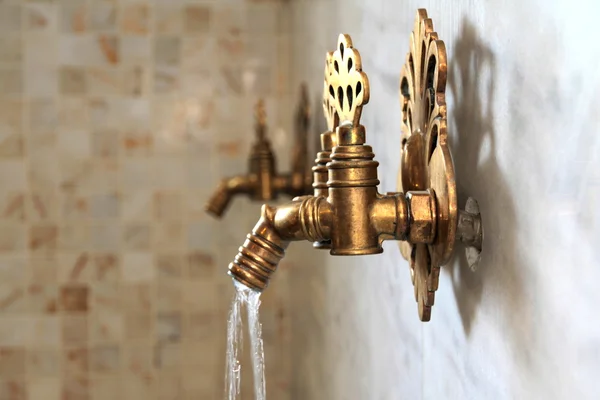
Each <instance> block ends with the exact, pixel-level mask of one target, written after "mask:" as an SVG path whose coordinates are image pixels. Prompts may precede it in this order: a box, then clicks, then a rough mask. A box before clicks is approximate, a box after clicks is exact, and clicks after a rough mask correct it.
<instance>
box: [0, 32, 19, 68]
mask: <svg viewBox="0 0 600 400" xmlns="http://www.w3.org/2000/svg"><path fill="white" fill-rule="evenodd" d="M22 60H23V47H22V45H21V35H19V34H5V35H3V36H2V37H0V62H2V63H9V64H18V63H20V62H21V61H22Z"/></svg>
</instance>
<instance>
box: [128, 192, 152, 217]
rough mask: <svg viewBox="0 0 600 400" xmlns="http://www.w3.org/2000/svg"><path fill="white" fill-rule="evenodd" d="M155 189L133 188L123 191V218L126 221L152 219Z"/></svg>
mask: <svg viewBox="0 0 600 400" xmlns="http://www.w3.org/2000/svg"><path fill="white" fill-rule="evenodd" d="M153 193H154V192H153V191H152V190H150V189H148V190H138V189H135V190H131V188H129V190H128V191H126V192H125V193H123V200H122V202H121V218H122V219H123V220H124V221H150V220H151V219H152V215H153V214H152V212H153Z"/></svg>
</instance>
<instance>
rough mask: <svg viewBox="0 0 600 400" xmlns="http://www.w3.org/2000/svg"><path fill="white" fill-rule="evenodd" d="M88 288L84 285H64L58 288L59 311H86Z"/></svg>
mask: <svg viewBox="0 0 600 400" xmlns="http://www.w3.org/2000/svg"><path fill="white" fill-rule="evenodd" d="M88 300H89V288H88V287H87V286H84V285H64V286H62V287H61V288H60V302H59V304H60V309H61V310H64V311H66V312H85V311H87V310H88Z"/></svg>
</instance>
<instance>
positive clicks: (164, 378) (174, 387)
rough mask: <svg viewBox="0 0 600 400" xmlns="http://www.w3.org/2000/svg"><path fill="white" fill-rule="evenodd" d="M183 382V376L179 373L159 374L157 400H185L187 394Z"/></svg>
mask: <svg viewBox="0 0 600 400" xmlns="http://www.w3.org/2000/svg"><path fill="white" fill-rule="evenodd" d="M181 380H182V379H181V374H180V373H177V372H161V373H159V375H158V393H157V398H158V399H159V400H166V399H183V398H184V395H185V392H184V391H183V384H182V382H181Z"/></svg>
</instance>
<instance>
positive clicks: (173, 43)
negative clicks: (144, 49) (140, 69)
mask: <svg viewBox="0 0 600 400" xmlns="http://www.w3.org/2000/svg"><path fill="white" fill-rule="evenodd" d="M180 47H181V40H180V38H179V37H177V36H158V37H156V39H155V41H154V60H155V62H156V64H157V65H161V66H176V65H178V64H179V61H180V58H181V49H180Z"/></svg>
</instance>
